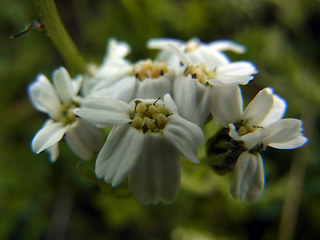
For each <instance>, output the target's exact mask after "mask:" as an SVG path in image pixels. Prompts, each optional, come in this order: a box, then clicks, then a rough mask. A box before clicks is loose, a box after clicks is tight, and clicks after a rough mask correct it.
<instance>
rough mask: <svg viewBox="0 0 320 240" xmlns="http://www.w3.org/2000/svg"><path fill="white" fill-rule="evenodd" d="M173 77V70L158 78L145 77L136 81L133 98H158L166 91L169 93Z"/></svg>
mask: <svg viewBox="0 0 320 240" xmlns="http://www.w3.org/2000/svg"><path fill="white" fill-rule="evenodd" d="M173 78H174V74H173V72H170V73H166V74H165V75H163V76H160V77H159V78H146V79H144V80H143V81H139V82H138V88H137V92H136V94H135V96H133V99H135V98H147V99H148V98H155V99H157V98H159V97H162V96H164V95H165V94H166V93H171V88H172V81H173ZM131 100H132V99H131Z"/></svg>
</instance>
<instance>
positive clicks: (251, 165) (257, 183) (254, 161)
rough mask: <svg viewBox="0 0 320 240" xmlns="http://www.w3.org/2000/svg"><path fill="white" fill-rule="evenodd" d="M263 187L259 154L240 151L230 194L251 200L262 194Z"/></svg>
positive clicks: (262, 171) (261, 164)
mask: <svg viewBox="0 0 320 240" xmlns="http://www.w3.org/2000/svg"><path fill="white" fill-rule="evenodd" d="M263 188H264V169H263V163H262V158H261V156H260V155H259V154H257V155H254V154H250V153H248V152H244V153H242V154H241V155H240V157H239V159H238V161H237V163H236V166H235V171H234V176H233V180H232V184H231V187H230V191H231V195H232V196H233V197H234V198H235V199H240V200H246V201H249V202H252V201H254V200H256V199H257V198H258V197H259V196H260V195H261V194H262V192H263Z"/></svg>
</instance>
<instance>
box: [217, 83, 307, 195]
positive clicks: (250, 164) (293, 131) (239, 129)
mask: <svg viewBox="0 0 320 240" xmlns="http://www.w3.org/2000/svg"><path fill="white" fill-rule="evenodd" d="M221 94H224V100H225V102H224V104H221V105H220V107H219V109H218V110H217V111H216V115H215V117H216V119H217V120H218V121H220V122H221V123H222V124H223V125H224V126H225V127H227V126H228V127H229V128H230V131H229V135H230V137H232V138H233V139H234V140H236V141H238V142H241V143H242V145H243V147H244V148H245V149H246V151H244V152H243V153H242V154H241V155H240V156H239V158H238V160H237V162H236V165H235V172H234V178H233V181H232V184H231V194H232V196H233V197H234V198H236V199H241V200H247V201H254V200H256V199H257V198H258V197H259V196H260V195H261V193H262V192H263V188H264V170H263V163H262V158H261V156H260V154H259V153H260V152H261V151H262V150H264V149H265V148H266V147H267V146H270V147H274V148H278V149H294V148H298V147H301V146H302V145H303V144H305V142H306V141H307V138H305V137H304V136H303V135H302V133H301V131H302V121H301V120H298V119H290V118H288V119H282V117H283V115H284V113H285V109H286V103H285V101H284V100H283V99H281V98H280V97H279V96H277V95H275V94H273V90H272V89H271V88H265V89H263V90H261V91H260V92H259V93H258V94H257V96H256V97H255V98H254V99H253V100H252V101H251V102H250V103H249V105H248V106H247V107H246V108H245V110H243V109H242V108H243V107H242V105H243V103H242V97H241V92H240V89H239V88H238V87H234V88H232V89H231V90H230V88H223V89H221Z"/></svg>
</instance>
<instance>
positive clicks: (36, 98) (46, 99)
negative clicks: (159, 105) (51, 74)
mask: <svg viewBox="0 0 320 240" xmlns="http://www.w3.org/2000/svg"><path fill="white" fill-rule="evenodd" d="M28 92H29V96H30V100H31V102H32V104H33V106H34V107H35V108H36V109H37V110H39V111H41V112H44V113H47V114H49V115H50V117H51V118H54V119H58V118H59V115H60V112H59V111H60V99H59V97H58V94H57V92H56V90H55V88H54V87H53V86H52V84H51V83H50V81H49V80H48V78H47V77H46V76H44V75H42V74H41V75H38V76H37V79H36V81H34V82H33V83H31V84H30V86H29V88H28Z"/></svg>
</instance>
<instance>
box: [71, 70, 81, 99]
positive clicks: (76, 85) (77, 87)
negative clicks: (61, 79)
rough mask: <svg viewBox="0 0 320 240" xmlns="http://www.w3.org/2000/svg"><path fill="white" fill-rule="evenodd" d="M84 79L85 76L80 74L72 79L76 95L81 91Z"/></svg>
mask: <svg viewBox="0 0 320 240" xmlns="http://www.w3.org/2000/svg"><path fill="white" fill-rule="evenodd" d="M83 81H84V77H83V76H82V75H80V74H79V75H77V76H76V77H75V78H73V79H72V80H71V84H72V88H73V92H74V94H75V95H77V94H78V93H79V92H80V89H81V86H82V83H83Z"/></svg>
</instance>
